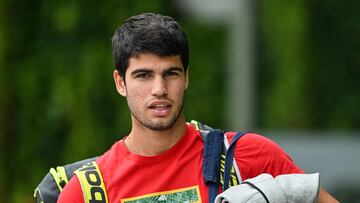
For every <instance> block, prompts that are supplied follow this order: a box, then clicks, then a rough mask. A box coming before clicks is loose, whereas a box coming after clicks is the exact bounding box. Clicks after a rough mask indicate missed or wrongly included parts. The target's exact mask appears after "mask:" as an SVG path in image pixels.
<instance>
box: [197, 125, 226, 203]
mask: <svg viewBox="0 0 360 203" xmlns="http://www.w3.org/2000/svg"><path fill="white" fill-rule="evenodd" d="M223 139H224V133H223V132H222V131H220V130H212V131H210V132H209V133H208V134H207V136H206V139H205V142H204V158H203V168H202V169H203V176H204V180H205V183H206V184H207V185H208V186H209V193H208V195H209V196H208V198H209V202H214V200H215V197H216V195H217V194H218V191H219V184H220V160H221V152H222V146H223Z"/></svg>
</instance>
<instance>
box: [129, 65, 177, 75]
mask: <svg viewBox="0 0 360 203" xmlns="http://www.w3.org/2000/svg"><path fill="white" fill-rule="evenodd" d="M169 71H179V72H184V69H183V68H182V67H178V66H174V67H170V68H167V69H165V70H164V71H163V72H164V73H165V72H169ZM152 72H154V71H153V70H151V69H149V68H139V69H136V70H134V71H132V72H131V73H130V74H131V75H132V76H134V75H136V74H138V73H152Z"/></svg>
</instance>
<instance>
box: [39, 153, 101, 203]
mask: <svg viewBox="0 0 360 203" xmlns="http://www.w3.org/2000/svg"><path fill="white" fill-rule="evenodd" d="M96 158H97V157H93V158H89V159H85V160H81V161H78V162H75V163H71V164H67V165H65V166H58V167H56V168H51V169H50V171H49V173H48V174H46V176H45V177H44V178H43V180H42V181H41V182H40V184H39V185H38V186H37V188H36V189H35V192H34V197H35V198H36V202H37V203H52V202H54V203H55V202H56V201H57V199H58V196H59V195H60V192H61V191H62V190H63V188H64V187H65V185H66V184H67V182H68V181H69V180H70V178H71V177H72V176H73V172H74V171H75V170H76V169H78V168H80V167H81V166H82V165H84V164H85V163H88V162H90V161H93V160H95V159H96Z"/></svg>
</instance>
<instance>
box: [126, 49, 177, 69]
mask: <svg viewBox="0 0 360 203" xmlns="http://www.w3.org/2000/svg"><path fill="white" fill-rule="evenodd" d="M174 67H180V68H182V69H183V70H184V67H183V64H182V62H181V57H180V55H173V56H158V55H156V54H151V53H143V54H140V55H139V56H133V57H131V58H130V59H129V66H128V69H127V71H126V72H132V71H134V70H136V69H149V70H153V71H156V70H165V69H168V68H174Z"/></svg>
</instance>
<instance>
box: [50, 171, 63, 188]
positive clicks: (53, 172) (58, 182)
mask: <svg viewBox="0 0 360 203" xmlns="http://www.w3.org/2000/svg"><path fill="white" fill-rule="evenodd" d="M50 174H51V175H52V176H53V178H54V180H55V183H56V185H57V186H58V188H59V190H60V192H62V187H61V186H60V182H61V177H60V174H59V173H58V172H57V171H56V170H55V169H54V168H51V169H50Z"/></svg>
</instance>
